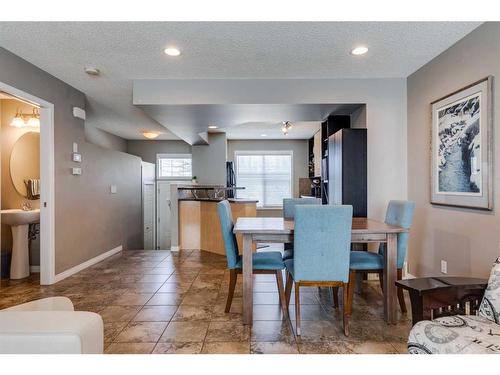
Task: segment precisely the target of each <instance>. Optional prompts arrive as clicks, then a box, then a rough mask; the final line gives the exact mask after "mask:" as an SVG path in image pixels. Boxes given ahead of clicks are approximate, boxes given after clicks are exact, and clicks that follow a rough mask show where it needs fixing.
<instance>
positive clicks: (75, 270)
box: [54, 245, 123, 283]
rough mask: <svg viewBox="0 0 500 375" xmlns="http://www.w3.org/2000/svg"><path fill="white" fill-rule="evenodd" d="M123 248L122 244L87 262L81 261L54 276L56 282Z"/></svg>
mask: <svg viewBox="0 0 500 375" xmlns="http://www.w3.org/2000/svg"><path fill="white" fill-rule="evenodd" d="M122 250H123V247H122V245H120V246H118V247H115V248H114V249H111V250H109V251H106V252H105V253H102V254H100V255H98V256H96V257H94V258H92V259H89V260H87V261H86V262H83V263H80V264H79V265H77V266H74V267H72V268H70V269H69V270H66V271H64V272H61V273H58V274H57V275H56V276H55V277H54V282H55V283H57V282H58V281H61V280H64V279H65V278H67V277H70V276H71V275H74V274H75V273H77V272H80V271H82V270H84V269H85V268H88V267H90V266H93V265H94V264H96V263H99V262H100V261H102V260H104V259H106V258H109V257H110V256H112V255H115V254H116V253H119V252H120V251H122Z"/></svg>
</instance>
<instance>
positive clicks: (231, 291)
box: [225, 270, 238, 313]
mask: <svg viewBox="0 0 500 375" xmlns="http://www.w3.org/2000/svg"><path fill="white" fill-rule="evenodd" d="M237 278H238V273H237V272H236V270H230V271H229V292H228V293H227V301H226V310H225V312H226V313H228V312H229V311H231V303H232V302H233V296H234V289H235V288H236V280H237Z"/></svg>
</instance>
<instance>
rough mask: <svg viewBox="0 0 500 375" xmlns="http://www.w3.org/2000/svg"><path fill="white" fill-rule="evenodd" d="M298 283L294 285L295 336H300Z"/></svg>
mask: <svg viewBox="0 0 500 375" xmlns="http://www.w3.org/2000/svg"><path fill="white" fill-rule="evenodd" d="M299 288H300V287H299V283H295V327H296V334H297V336H300V292H299Z"/></svg>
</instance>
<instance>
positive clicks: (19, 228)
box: [1, 209, 40, 279]
mask: <svg viewBox="0 0 500 375" xmlns="http://www.w3.org/2000/svg"><path fill="white" fill-rule="evenodd" d="M1 213H2V218H1V220H2V224H7V225H10V229H11V230H12V260H11V263H10V278H11V279H22V278H25V277H28V276H29V275H30V261H29V241H28V229H29V224H34V223H39V222H40V209H35V210H30V211H24V210H21V209H12V210H2V211H1Z"/></svg>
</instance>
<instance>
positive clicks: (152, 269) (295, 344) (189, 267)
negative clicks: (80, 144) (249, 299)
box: [0, 250, 411, 354]
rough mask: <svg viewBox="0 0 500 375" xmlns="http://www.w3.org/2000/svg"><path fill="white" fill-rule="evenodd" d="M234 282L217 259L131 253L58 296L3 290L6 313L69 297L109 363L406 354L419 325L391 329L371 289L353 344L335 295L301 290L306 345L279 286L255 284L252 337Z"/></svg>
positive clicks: (58, 288)
mask: <svg viewBox="0 0 500 375" xmlns="http://www.w3.org/2000/svg"><path fill="white" fill-rule="evenodd" d="M228 279H229V276H228V271H227V270H226V263H225V258H224V257H221V256H218V255H214V254H211V253H207V252H203V251H196V250H194V251H182V252H180V253H171V252H170V251H152V250H149V251H132V250H131V251H124V252H123V253H121V254H117V255H115V256H113V257H111V258H108V259H106V260H105V261H103V262H101V263H98V264H96V265H95V266H93V267H91V268H89V269H86V270H84V271H82V272H80V273H78V274H76V275H74V276H72V277H70V278H68V279H65V280H63V281H61V282H59V283H57V284H55V285H51V286H40V285H38V278H37V276H35V275H33V276H31V277H30V278H28V279H24V280H20V281H9V280H2V282H1V289H0V309H1V308H5V307H9V306H12V305H16V304H19V303H23V302H27V301H30V300H34V299H38V298H43V297H49V296H67V297H69V298H70V299H71V300H72V301H73V303H74V304H75V308H76V309H77V310H87V311H94V312H97V313H99V314H101V316H102V317H103V319H104V325H105V327H104V329H105V351H106V353H158V354H160V353H162V354H169V353H172V354H180V353H282V354H285V353H295V354H297V353H323V354H325V353H405V352H406V339H407V337H408V332H409V330H410V328H411V322H410V318H411V316H410V314H408V315H407V316H406V315H402V314H400V316H399V322H398V324H396V325H391V326H389V325H387V324H386V323H385V322H384V321H383V319H382V313H383V307H382V294H381V291H380V288H379V286H378V282H373V281H365V282H364V283H363V287H362V293H361V294H359V295H358V294H355V296H354V310H353V315H352V317H351V335H350V336H349V337H345V336H344V334H343V331H342V320H341V315H340V311H339V309H334V308H333V307H332V297H331V294H330V291H329V290H328V289H326V288H323V289H321V290H318V288H304V290H303V291H302V290H301V302H302V305H301V312H302V336H301V338H300V339H298V338H297V337H296V336H295V333H294V328H292V326H293V327H294V324H295V321H294V316H295V314H294V309H293V308H291V309H290V316H291V319H292V321H291V324H290V322H289V321H284V320H283V319H282V316H281V311H280V308H279V305H278V294H277V289H276V281H275V279H274V276H272V275H257V276H255V283H254V292H255V297H254V303H255V306H254V323H253V325H252V327H249V326H245V325H243V324H242V320H241V318H242V315H241V312H242V300H241V280H239V282H238V284H237V290H236V293H235V298H234V300H233V305H232V308H231V312H230V313H228V314H226V313H225V312H224V306H225V300H226V296H227V290H228ZM293 302H294V301H293V298H292V301H291V303H292V304H293ZM407 305H408V307H409V304H408V301H407ZM291 306H293V305H291Z"/></svg>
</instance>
